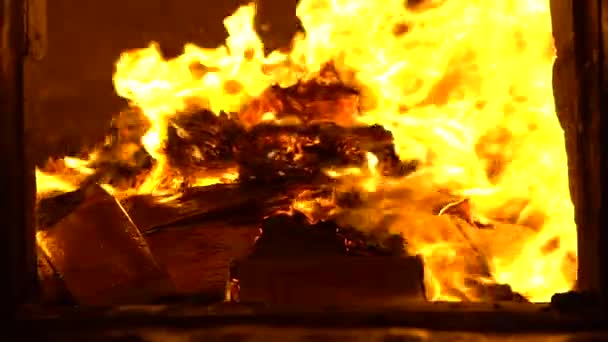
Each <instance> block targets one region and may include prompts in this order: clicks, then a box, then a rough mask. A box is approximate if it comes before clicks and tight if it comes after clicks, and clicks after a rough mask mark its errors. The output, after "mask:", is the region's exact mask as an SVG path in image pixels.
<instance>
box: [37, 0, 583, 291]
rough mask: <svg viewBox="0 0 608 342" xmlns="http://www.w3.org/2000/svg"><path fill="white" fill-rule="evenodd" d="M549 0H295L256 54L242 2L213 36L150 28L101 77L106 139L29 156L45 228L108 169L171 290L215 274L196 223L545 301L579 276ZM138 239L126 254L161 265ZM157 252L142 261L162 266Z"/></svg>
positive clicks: (248, 239) (433, 285)
mask: <svg viewBox="0 0 608 342" xmlns="http://www.w3.org/2000/svg"><path fill="white" fill-rule="evenodd" d="M548 3H549V1H548V0H534V1H527V0H525V1H524V0H501V1H486V2H476V1H463V0H447V1H441V2H433V1H409V2H408V1H406V3H405V5H404V3H403V1H402V0H389V1H384V2H382V3H381V4H380V2H374V1H365V0H333V1H327V0H302V1H301V2H300V4H299V5H298V10H297V15H298V17H299V18H300V20H301V22H302V24H303V26H304V29H305V31H306V33H305V34H303V33H302V34H298V35H296V36H295V37H294V40H293V44H292V49H291V51H287V52H286V51H284V50H281V51H274V52H271V53H269V54H265V53H264V45H263V43H262V41H261V39H260V38H259V37H258V35H257V33H256V32H255V30H254V26H253V18H254V14H255V13H254V12H255V8H254V6H253V5H248V6H243V7H241V8H240V9H238V10H237V11H236V12H235V13H234V14H233V15H232V16H230V17H228V18H226V19H225V22H224V24H225V26H226V29H227V31H228V33H229V37H228V39H227V40H226V45H225V46H221V47H218V48H216V49H203V48H199V47H197V46H193V45H186V46H185V49H184V53H183V54H182V55H181V56H178V57H176V58H174V59H171V60H165V59H164V58H163V57H162V55H161V53H160V49H159V47H158V46H157V45H155V44H151V45H150V46H149V47H148V48H146V49H140V50H134V51H128V52H125V53H123V54H122V55H121V56H120V59H119V60H118V62H117V64H116V73H115V74H114V85H115V89H116V91H117V93H118V94H119V95H120V96H122V97H124V98H126V99H128V100H129V102H130V107H129V108H127V109H125V111H124V112H123V113H120V114H119V115H117V116H116V120H115V121H114V123H113V125H112V130H111V132H110V133H109V134H108V136H109V137H108V139H107V141H106V142H104V144H102V145H101V146H99V147H98V148H96V149H95V150H94V151H93V152H91V153H88V154H87V155H86V157H84V158H82V159H77V158H70V157H66V158H64V159H61V160H54V161H50V162H49V163H48V164H47V165H46V166H45V167H44V168H43V169H42V170H38V173H37V181H38V197H39V206H40V208H41V209H40V211H39V215H40V217H39V220H40V222H42V223H41V224H40V226H41V227H42V226H43V227H44V229H45V231H46V232H47V233H45V234H46V235H44V234H43V235H44V236H49V237H50V239H54V240H53V241H55V242H57V241H58V240H61V239H63V238H65V236H64V235H63V234H64V233H65V232H67V231H68V230H69V227H68V226H66V224H67V223H66V221H65V220H62V218H64V217H70V216H71V215H76V216H77V217H79V218H80V216H79V215H81V214H80V212H82V210H81V209H79V208H80V206H83V205H84V204H82V203H83V202H82V201H83V199H82V198H80V197H78V196H76V195H77V194H79V193H87V192H86V191H87V189H89V190H90V189H97V190H98V191H100V190H99V188H98V187H102V188H103V189H105V191H106V192H107V194H112V195H113V196H114V197H115V198H116V199H117V200H118V202H116V203H114V204H112V205H110V204H107V205H108V206H114V205H116V206H119V207H122V209H123V211H124V212H126V213H127V214H128V219H129V220H128V221H129V222H130V223H129V224H130V225H129V227H130V228H129V229H131V230H132V229H133V228H134V227H133V225H135V226H137V228H138V229H139V231H140V232H142V234H143V236H144V237H145V239H146V241H147V242H148V243H150V245H151V246H150V247H151V248H150V250H151V254H152V255H153V256H154V257H155V258H157V259H161V261H160V262H159V264H162V265H163V267H166V268H168V271H167V272H168V274H169V275H170V276H171V278H172V281H173V283H174V285H176V286H175V287H176V288H177V289H178V290H180V289H186V290H185V291H186V292H190V293H191V292H196V291H202V290H203V288H205V287H204V286H202V285H201V284H200V283H197V281H195V280H192V279H186V277H185V276H184V275H183V274H184V273H189V272H192V273H195V274H197V276H200V277H201V278H200V279H204V277H207V276H209V274H211V273H212V274H213V276H212V277H214V278H213V279H214V280H213V282H218V279H220V280H221V279H224V278H226V279H227V278H228V277H229V274H228V267H227V266H225V265H224V266H218V265H213V264H212V263H206V264H204V265H203V264H201V263H200V262H201V261H200V259H201V258H200V257H197V255H199V254H197V253H199V252H200V249H202V247H200V244H201V242H200V241H205V238H202V237H201V236H203V235H204V236H206V238H209V237H210V236H211V235H205V234H210V233H209V232H210V231H216V230H221V229H226V232H227V231H228V230H229V228H230V227H232V228H234V229H235V231H239V232H241V233H235V232H233V233H231V234H235V236H237V235H238V236H239V237H238V238H235V241H236V240H238V241H240V242H238V245H239V246H242V248H241V247H239V248H240V249H239V250H238V251H234V255H233V256H227V255H225V254H223V255H222V256H221V258H220V259H221V260H222V262H223V263H224V264H227V263H228V261H227V260H230V259H232V258H243V257H244V256H246V255H249V254H248V253H253V254H250V255H253V256H255V255H258V254H260V253H262V254H264V253H266V254H264V255H270V256H272V257H276V258H277V259H280V258H281V256H282V255H284V254H285V253H295V254H298V255H314V254H315V253H317V254H318V252H319V251H320V250H323V251H324V252H325V253H329V254H332V255H333V256H336V255H337V256H338V257H339V258H342V257H345V256H346V257H353V256H357V257H358V258H366V257H369V258H373V261H370V263H369V265H372V264H374V263H378V262H381V261H380V260H385V259H382V258H383V257H387V258H395V259H390V260H391V261H390V263H391V265H406V264H408V262H409V261H404V260H410V261H411V260H419V259H417V257H416V256H420V257H421V260H422V261H423V263H424V277H425V282H426V284H425V291H426V296H427V298H428V299H430V300H490V301H492V300H517V301H520V300H532V301H547V300H548V299H549V298H550V297H551V295H552V294H553V293H555V292H563V291H567V290H569V289H570V288H571V287H572V286H573V283H574V280H575V279H574V278H575V277H574V272H573V270H574V269H575V267H576V265H575V264H576V257H575V256H576V234H575V226H574V219H573V207H572V203H571V201H570V197H569V192H568V179H567V163H566V152H565V148H564V139H563V133H562V130H561V127H560V126H559V122H558V120H557V117H556V115H555V109H554V104H553V97H552V89H551V69H552V63H553V58H554V52H553V45H552V37H551V25H550V17H549V8H548ZM69 191H73V192H70V193H69V194H68V195H66V194H65V192H69ZM57 193H60V195H57ZM61 193H64V194H61ZM107 194H106V195H107ZM66 196H67V197H66ZM66 198H67V199H72V200H73V199H74V198H76V200H74V201H72V202H73V203H72V202H70V201H68V202H67V203H66V202H65V200H66ZM105 203H109V202H105ZM53 208H54V209H53ZM111 209H112V210H113V211H112V212H113V213H114V215H115V216H116V217H120V218H121V220H123V221H124V220H125V219H127V218H125V217H123V216H121V215H119V214H117V213H118V212H116V210H115V209H116V208H111ZM108 210H110V208H108ZM91 220H93V221H94V220H95V218H92V219H91ZM121 222H122V221H121ZM122 224H123V225H125V224H127V223H126V221H125V222H123V223H122ZM218 225H219V226H221V227H223V228H221V229H220V228H218ZM176 227H179V228H180V229H181V228H183V229H184V230H178V229H177V228H176ZM184 227H187V228H184ZM235 227H238V228H235ZM232 228H230V229H232ZM260 228H261V230H262V233H261V234H262V235H261V236H259V237H257V240H256V238H254V236H257V235H258V229H260ZM90 229H91V230H92V231H93V232H96V233H99V232H97V231H96V229H98V228H96V227H95V225H92V226H91V227H90ZM53 231H55V232H57V233H56V234H51V233H48V232H53ZM180 232H184V233H180ZM66 234H67V233H66ZM214 234H215V233H214ZM226 234H228V233H226ZM40 236H42V235H40ZM133 236H135V235H133ZM214 236H215V235H214ZM294 237H297V238H294ZM214 238H217V239H220V238H218V237H217V236H215V237H214ZM65 239H66V241H67V242H69V241H72V240H69V239H67V238H65ZM138 239H139V238H137V239H135V238H132V239H131V240H129V239H127V238H124V237H123V240H124V241H123V240H121V241H122V242H121V243H122V245H121V246H123V245H125V246H126V245H129V244H138V243H140V242H141V241H139V240H138ZM165 239H166V241H165ZM136 240H137V241H136ZM220 240H222V241H224V242H222V244H224V245H227V243H225V241H227V240H229V238H228V237H226V236H224V237H222V238H221V239H220ZM294 241H297V242H294ZM60 242H61V241H59V242H57V244H60ZM67 242H65V243H67ZM45 243H48V241H44V239H43V240H41V241H40V244H42V245H43V246H44V245H45ZM62 243H63V242H62ZM172 244H180V246H182V248H183V250H184V251H185V252H183V253H182V254H179V255H178V252H177V251H174V248H172V246H173V245H172ZM548 245H550V246H551V248H547V247H546V246H548ZM245 246H247V247H245ZM139 247H140V249H141V250H143V252H141V251H140V252H139V253H140V254H141V255H138V254H137V251H134V252H133V253H132V254H133V255H132V256H131V257H133V258H135V257H137V258H140V259H142V260H143V261H145V262H147V263H148V264H149V265H154V267H156V266H155V265H157V263H156V261H155V260H151V259H152V257H150V255H151V254H150V253H149V252H148V247H147V246H144V247H142V245H141V243H140V244H139ZM74 248H75V247H74ZM142 248H143V249H142ZM227 249H228V248H227ZM43 250H45V253H47V254H48V255H47V259H48V260H50V262H51V263H52V262H58V261H56V258H57V255H59V253H58V252H57V251H53V250H50V249H48V248H47V249H44V248H43ZM75 250H76V251H80V250H78V249H75ZM548 251H550V252H548ZM207 252H208V250H207ZM142 255H143V256H142ZM333 256H332V257H333ZM99 257H100V256H97V258H99ZM129 257H130V256H129V255H128V254H127V255H125V256H124V258H125V259H124V260H122V259H121V262H123V263H124V264H129V263H133V262H134V261H133V260H131V259H129ZM378 258H379V259H378ZM400 258H401V259H400ZM411 258H413V259H411ZM47 259H45V260H47ZM89 260H90V262H91V263H92V264H97V263H99V264H101V261H100V260H98V259H96V258H95V257H91V258H90V259H89ZM332 260H333V259H332ZM346 260H347V261H344V259H339V261H335V260H334V261H332V262H335V263H334V264H333V265H334V266H336V267H338V268H339V267H340V266H339V265H341V263H342V262H344V265H351V264H350V262H351V261H350V259H346ZM370 260H371V259H370ZM395 260H397V261H395ZM143 261H141V262H143ZM249 261H250V262H249ZM249 261H248V260H244V261H243V260H241V262H242V263H241V265H253V266H251V267H260V269H261V270H266V269H267V266H268V265H267V264H265V263H264V262H259V260H255V259H254V260H253V261H251V260H249ZM62 262H63V261H62ZM416 262H418V261H414V264H415V263H416ZM60 265H64V266H65V265H69V262H68V261H65V262H63V263H60ZM194 265H196V266H194ZM310 265H311V263H302V264H301V265H300V266H301V267H302V269H306V270H307V271H310V272H313V271H311V269H310V267H312V266H310ZM408 265H409V264H408ZM283 266H285V265H283ZM154 267H152V266H150V269H154V272H151V273H150V274H147V275H145V276H146V277H148V276H149V277H152V276H155V277H157V278H159V279H161V278H163V276H164V275H165V273H164V272H163V271H162V270H160V269H156V268H154ZM243 267H244V266H243ZM243 267H241V268H240V269H239V272H240V274H249V275H251V274H252V273H251V272H249V273H247V272H248V271H247V270H245V269H243ZM294 267H295V266H294ZM348 267H351V266H348ZM407 267H409V266H407ZM407 267H406V268H407ZM202 268H205V272H207V273H206V275H205V276H203V275H201V274H198V273H196V272H203V270H202ZM67 269H68V271H69V270H70V268H69V267H68V268H67ZM349 269H350V268H349ZM409 269H410V271H411V272H412V273H411V274H418V273H417V271H416V270H417V268H416V266H412V267H411V268H409ZM178 270H179V271H178ZM249 271H251V270H249ZM265 272H266V271H265ZM268 272H270V273H272V272H271V271H268ZM152 273H154V274H152ZM270 273H268V274H270ZM372 273H373V272H372ZM372 273H370V274H372ZM70 275H71V276H72V278H70V279H76V278H77V277H76V276H75V275H74V274H73V273H70ZM97 276H99V277H103V275H101V274H98V275H97ZM112 276H113V275H112V274H110V273H108V277H112ZM129 276H130V277H131V278H129V280H130V281H131V283H132V284H139V282H140V278H141V277H139V275H138V274H137V272H133V273H132V274H129ZM402 278H404V277H402ZM402 278H399V279H400V281H402V282H401V283H400V284H402V285H403V286H404V287H407V286H410V285H411V284H409V285H408V284H407V281H406V279H402ZM47 279H53V277H51V276H49V277H47ZM248 279H249V280H248V281H250V283H251V282H253V283H255V281H254V280H252V279H253V278H251V277H250V278H248ZM347 279H351V278H349V277H348V276H344V277H342V278H340V281H350V280H347ZM66 280H69V279H66ZM201 282H204V281H203V280H201ZM127 283H128V282H127ZM159 283H162V282H160V281H159ZM253 283H252V284H253ZM243 284H245V283H240V286H242V285H243ZM66 285H67V286H68V287H69V286H70V284H66ZM72 286H74V285H73V282H72ZM125 286H126V285H125ZM400 286H401V285H400ZM158 288H159V289H161V288H165V287H162V286H159V287H158ZM205 289H206V288H205ZM411 289H415V291H413V292H416V291H418V290H419V289H420V288H419V287H418V286H417V285H416V284H414V285H411ZM69 290H72V292H73V291H74V289H69ZM75 290H76V292H77V293H76V294H80V296H81V297H82V298H86V299H88V300H91V298H92V297H91V294H90V293H89V292H87V291H85V290H87V289H83V288H80V287H76V289H75ZM104 290H105V289H104ZM153 290H157V289H155V288H152V289H151V290H150V291H151V292H154V291H153ZM78 291H80V292H78ZM159 291H160V290H159ZM379 291H380V290H379ZM127 292H128V291H127ZM254 292H255V291H254ZM108 293H109V292H108ZM155 293H156V292H155ZM249 293H252V292H249ZM259 293H260V295H262V293H263V291H262V292H259ZM393 293H395V295H396V296H398V295H399V293H398V291H395V292H393ZM72 295H74V293H72ZM112 295H115V294H114V293H112ZM263 295H266V294H263ZM357 295H360V294H357ZM116 296H118V294H116ZM75 297H78V296H75ZM329 297H331V294H327V298H329ZM112 298H114V297H112Z"/></svg>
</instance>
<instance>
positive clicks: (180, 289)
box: [36, 65, 517, 305]
mask: <svg viewBox="0 0 608 342" xmlns="http://www.w3.org/2000/svg"><path fill="white" fill-rule="evenodd" d="M357 108H358V94H357V92H356V91H355V90H353V89H350V88H348V87H346V86H344V85H342V83H341V82H340V81H339V79H338V78H337V77H336V73H335V72H334V71H333V68H332V67H331V65H328V67H327V68H325V69H324V70H323V72H322V73H321V74H320V75H319V77H317V78H315V79H313V80H311V81H307V82H301V83H299V84H296V85H294V86H292V87H289V88H280V87H278V86H275V87H271V88H269V89H268V90H267V91H266V92H265V93H264V94H263V95H262V96H261V97H260V98H259V99H257V100H255V101H253V102H252V103H251V104H250V105H249V106H248V107H247V108H245V110H243V111H242V112H240V113H223V112H222V113H219V114H216V113H213V112H211V111H209V110H205V109H198V110H190V111H187V112H184V113H178V114H176V115H174V116H173V117H172V118H171V120H170V122H169V125H168V127H167V140H166V142H165V154H166V156H167V163H168V165H169V168H168V169H169V170H170V171H171V172H174V175H171V176H176V177H179V179H181V180H183V185H182V187H181V188H180V190H179V196H173V197H171V198H158V197H155V196H153V195H133V196H129V197H125V198H120V199H117V198H115V197H113V196H112V195H110V193H108V192H107V191H105V190H104V188H103V187H102V186H100V185H99V184H111V185H112V186H113V187H115V188H125V187H127V188H128V187H133V186H136V183H137V181H138V180H139V179H141V178H142V176H145V175H146V174H147V173H148V172H149V171H150V170H151V168H152V167H153V166H154V163H155V161H154V160H153V158H152V157H151V156H150V155H148V154H147V153H146V152H145V149H144V148H143V147H142V146H141V144H140V142H139V141H140V139H141V136H142V135H143V133H144V132H145V131H146V130H147V129H148V126H147V122H146V120H145V119H144V118H143V117H142V116H141V114H140V113H138V111H137V110H129V111H125V112H124V113H121V115H120V116H119V117H118V118H117V120H116V122H115V123H114V125H113V129H112V133H111V134H110V135H109V138H108V139H107V141H106V142H105V143H104V145H103V147H101V148H100V149H98V153H97V156H96V158H95V161H94V162H92V163H91V165H89V167H90V168H92V169H93V170H94V172H93V173H92V174H89V175H87V176H86V177H84V178H83V179H82V180H81V181H80V187H79V189H78V190H76V191H72V192H65V193H60V194H52V195H51V194H47V195H45V196H43V197H42V198H39V199H38V206H37V218H38V222H37V236H36V237H37V242H38V246H39V275H40V279H41V284H42V290H43V291H42V297H43V299H45V300H46V301H49V302H53V303H57V302H58V301H60V302H63V303H77V304H81V305H113V304H124V303H150V302H155V301H166V300H171V299H180V298H182V297H184V296H186V297H188V298H189V300H192V299H194V298H199V299H200V300H203V301H215V300H223V299H225V298H226V295H227V296H228V297H229V298H230V299H231V300H235V301H242V302H248V301H253V302H263V303H266V304H294V305H330V304H338V305H339V304H353V303H356V304H359V305H364V304H370V305H384V304H394V303H399V302H403V301H404V300H410V299H424V296H425V289H424V282H423V279H424V271H423V262H422V259H421V258H420V257H418V256H413V255H410V254H409V253H408V251H407V241H405V239H404V238H403V237H402V236H400V235H395V234H390V233H388V232H386V231H384V233H382V234H371V233H369V232H367V233H364V232H361V231H360V230H357V229H354V228H353V227H351V226H349V225H347V224H344V223H343V222H342V223H340V221H339V220H337V219H335V218H334V217H332V216H331V214H328V213H327V212H326V213H324V214H323V215H320V216H319V217H310V213H304V212H299V211H298V210H297V209H294V206H293V203H294V200H295V199H296V198H299V196H302V194H309V196H311V197H312V198H313V199H314V197H315V196H316V197H318V198H321V197H323V196H329V197H331V196H333V197H334V199H333V205H334V207H356V206H357V205H358V203H359V202H360V199H358V197H357V193H356V191H354V190H353V191H352V192H346V193H341V194H340V196H337V198H336V182H337V181H336V179H334V178H331V177H329V176H328V175H327V174H326V173H325V172H324V170H326V169H331V168H347V167H356V168H365V167H366V164H367V163H368V158H367V155H368V154H369V153H373V155H374V156H375V157H376V158H377V159H378V163H377V170H378V172H380V173H381V174H382V175H383V176H384V177H403V176H406V175H408V174H410V173H412V172H413V171H415V170H416V167H417V163H416V161H401V160H400V159H399V157H398V156H397V153H396V152H395V148H394V145H393V136H392V134H391V132H389V131H387V130H386V129H384V128H383V127H381V126H379V125H372V126H360V125H357V124H356V123H355V117H356V115H357ZM269 113H272V114H269ZM268 115H271V116H272V120H268ZM227 170H238V179H237V180H235V181H232V182H229V183H224V184H214V185H208V186H197V185H196V180H197V179H200V178H204V177H205V176H208V175H213V174H221V173H223V172H226V171H227ZM450 200H452V199H450ZM463 203H464V202H463ZM455 208H456V209H454V208H451V209H450V210H451V213H450V212H447V214H452V215H454V216H456V217H459V218H460V219H461V220H464V221H467V220H468V218H467V213H466V210H464V211H463V208H465V207H464V206H463V205H458V206H457V207H455ZM330 211H331V210H330ZM433 214H436V213H433ZM472 225H473V224H471V225H470V226H472ZM380 230H381V229H380ZM260 234H261V235H260ZM480 253H481V252H480ZM482 259H483V258H482ZM482 264H484V262H482ZM484 265H485V264H484ZM485 266H487V265H485ZM485 266H484V267H485ZM484 267H481V268H484ZM487 269H488V268H487V267H485V270H484V271H483V272H489V271H487ZM483 272H482V273H483ZM484 291H486V292H488V293H493V294H490V295H488V296H486V297H487V298H485V299H488V298H490V299H494V300H501V299H502V300H505V299H507V300H512V299H513V298H515V297H517V296H516V295H515V294H513V293H512V292H511V291H509V290H506V291H505V290H504V288H501V290H499V291H494V292H492V291H491V290H488V288H484ZM496 293H499V294H498V295H497V294H496ZM463 299H466V298H463Z"/></svg>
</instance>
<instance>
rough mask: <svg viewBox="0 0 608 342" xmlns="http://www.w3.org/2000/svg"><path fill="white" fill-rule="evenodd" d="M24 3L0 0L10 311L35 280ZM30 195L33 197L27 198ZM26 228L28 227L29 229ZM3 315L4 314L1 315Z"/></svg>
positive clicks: (0, 142) (2, 289) (5, 291)
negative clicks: (26, 148)
mask: <svg viewBox="0 0 608 342" xmlns="http://www.w3.org/2000/svg"><path fill="white" fill-rule="evenodd" d="M23 13H24V1H19V0H3V1H1V2H0V34H1V36H0V193H1V194H2V196H1V197H0V198H2V200H1V203H0V217H1V218H2V223H1V224H0V265H1V266H0V273H2V280H1V281H0V296H1V297H0V301H1V302H2V303H3V304H2V305H1V307H2V309H0V310H1V311H2V313H3V314H10V313H12V310H13V309H14V306H15V305H16V304H18V303H19V302H22V301H23V300H24V299H25V298H26V297H27V295H28V292H29V291H30V290H31V287H32V285H34V284H35V279H36V260H35V253H34V250H33V243H34V236H33V234H32V233H33V230H31V229H29V227H31V225H30V224H31V222H32V220H33V214H32V212H31V210H33V195H32V194H33V192H34V191H33V184H34V183H33V179H32V178H33V172H30V171H33V170H29V169H28V168H26V167H25V166H26V163H25V154H24V153H25V151H24V144H23V91H22V89H23V88H22V85H23V65H22V58H23V56H24V54H25V45H24V42H25V40H24V31H23V27H24V18H23ZM30 195H32V196H31V197H30ZM28 226H29V227H28ZM3 316H4V315H3Z"/></svg>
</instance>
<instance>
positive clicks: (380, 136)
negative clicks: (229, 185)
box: [236, 123, 416, 182]
mask: <svg viewBox="0 0 608 342" xmlns="http://www.w3.org/2000/svg"><path fill="white" fill-rule="evenodd" d="M368 152H369V153H373V154H375V155H376V157H377V158H378V160H379V168H380V170H381V172H382V174H384V175H385V176H404V175H406V174H408V173H410V172H412V171H414V170H415V168H416V165H415V163H404V162H401V161H400V160H399V157H398V156H397V154H396V152H395V149H394V146H393V136H392V134H391V133H390V132H389V131H387V130H385V129H384V128H383V127H381V126H379V125H373V126H361V127H349V128H346V127H342V126H338V125H336V124H333V123H315V124H310V125H307V126H301V125H289V126H280V125H276V124H260V125H257V126H255V127H254V128H253V129H252V130H251V131H249V132H248V134H247V139H246V141H245V144H244V145H243V146H242V147H241V148H240V149H239V150H238V152H237V154H236V158H237V161H238V164H239V176H240V179H242V180H252V179H253V180H256V181H262V182H264V181H275V180H276V179H281V178H295V179H306V178H308V177H315V176H318V175H319V174H322V173H323V170H325V169H327V168H339V167H364V166H366V165H367V153H368Z"/></svg>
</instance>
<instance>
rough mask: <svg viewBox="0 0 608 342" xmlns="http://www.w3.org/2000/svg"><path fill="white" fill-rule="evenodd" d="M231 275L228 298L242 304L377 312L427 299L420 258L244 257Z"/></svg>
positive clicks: (234, 265) (237, 262) (234, 266)
mask: <svg viewBox="0 0 608 342" xmlns="http://www.w3.org/2000/svg"><path fill="white" fill-rule="evenodd" d="M230 276H231V286H230V291H229V297H230V298H229V299H231V300H232V301H236V302H242V303H261V304H266V305H274V306H289V305H297V306H299V307H327V306H339V305H342V306H344V305H348V306H349V307H352V306H375V307H378V306H390V305H403V304H404V303H407V302H408V301H412V300H418V301H422V300H424V298H425V297H424V296H425V295H424V293H425V292H424V283H423V279H424V267H423V264H422V260H421V259H420V258H418V257H357V256H317V257H299V258H266V257H264V258H246V259H243V260H238V261H236V262H235V263H234V264H233V266H232V268H231V273H230Z"/></svg>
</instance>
